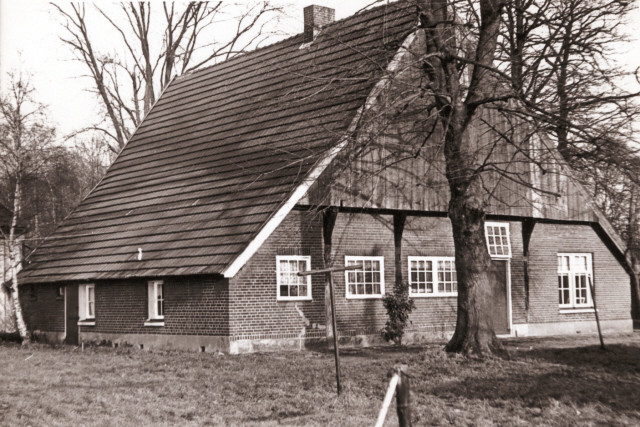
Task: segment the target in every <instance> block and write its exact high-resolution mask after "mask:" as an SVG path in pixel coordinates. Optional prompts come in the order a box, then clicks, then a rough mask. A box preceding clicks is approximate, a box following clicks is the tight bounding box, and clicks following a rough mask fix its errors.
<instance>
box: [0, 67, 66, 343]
mask: <svg viewBox="0 0 640 427" xmlns="http://www.w3.org/2000/svg"><path fill="white" fill-rule="evenodd" d="M9 77H10V85H9V90H8V91H7V92H8V95H5V96H2V97H1V98H0V168H1V169H0V173H1V174H2V179H3V180H4V181H6V182H8V183H9V185H10V187H12V188H13V192H12V193H13V198H12V199H13V200H12V218H11V224H10V227H9V232H8V234H6V233H5V232H3V234H4V235H3V238H4V239H6V240H7V242H8V247H9V268H10V271H11V290H12V295H11V298H12V301H13V309H14V313H15V316H16V326H17V328H18V332H19V333H20V337H21V338H22V344H23V345H25V344H29V342H30V336H29V331H28V330H27V326H26V324H25V322H24V317H23V315H22V308H21V306H20V287H19V280H18V271H19V269H20V263H21V254H20V248H19V236H18V235H17V230H18V226H19V224H20V221H21V218H22V211H23V199H24V192H23V189H24V185H25V181H26V180H27V179H29V178H30V177H32V176H33V175H34V174H35V173H37V171H38V170H40V169H41V168H42V167H43V166H44V165H45V164H46V163H47V161H48V149H49V147H50V146H51V144H52V142H53V139H54V129H53V128H51V127H49V126H47V125H46V120H45V116H44V113H45V109H44V106H43V105H42V104H39V103H37V102H35V101H34V100H33V97H32V95H33V92H34V90H33V88H32V87H31V84H30V82H29V79H28V78H26V77H24V76H23V75H21V74H10V75H9Z"/></svg>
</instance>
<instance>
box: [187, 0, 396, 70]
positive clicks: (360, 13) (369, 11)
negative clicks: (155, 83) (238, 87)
mask: <svg viewBox="0 0 640 427" xmlns="http://www.w3.org/2000/svg"><path fill="white" fill-rule="evenodd" d="M378 1H381V0H378ZM400 5H401V2H400V1H399V0H398V1H392V2H387V3H385V4H382V5H380V6H376V7H372V8H371V9H366V8H365V9H360V10H359V11H357V12H356V13H354V14H353V15H349V16H345V17H344V18H341V19H338V20H335V21H333V22H331V23H330V24H327V25H326V26H325V27H323V30H326V29H328V28H331V27H333V26H335V25H337V24H341V23H344V22H345V21H347V20H349V19H354V18H356V17H358V18H359V17H362V16H364V15H366V14H372V13H374V12H377V11H378V10H379V9H382V8H388V7H389V6H400ZM302 36H304V33H296V34H294V35H291V36H289V37H287V38H285V39H282V40H278V41H275V42H273V43H271V44H267V45H264V46H260V47H257V48H255V49H253V50H250V51H246V52H240V53H238V54H237V55H234V56H232V57H230V58H228V59H225V60H224V61H222V62H217V63H215V64H211V65H207V66H205V67H202V68H197V69H195V70H191V71H189V72H187V73H184V74H180V75H179V76H176V81H177V80H179V79H181V78H183V77H187V76H192V75H194V74H198V73H200V72H202V71H205V70H210V69H211V68H214V67H216V66H221V65H223V64H229V63H230V62H232V61H234V60H236V59H239V58H243V57H245V56H246V55H252V54H254V53H256V52H260V51H263V50H265V49H267V48H270V47H274V46H276V45H278V44H280V43H285V42H289V41H291V40H293V39H295V38H296V37H302ZM301 46H302V44H301Z"/></svg>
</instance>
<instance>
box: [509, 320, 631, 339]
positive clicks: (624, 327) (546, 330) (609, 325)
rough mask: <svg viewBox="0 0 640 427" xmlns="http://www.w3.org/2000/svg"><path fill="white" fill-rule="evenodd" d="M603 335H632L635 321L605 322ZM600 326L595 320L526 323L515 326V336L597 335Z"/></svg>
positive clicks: (601, 324)
mask: <svg viewBox="0 0 640 427" xmlns="http://www.w3.org/2000/svg"><path fill="white" fill-rule="evenodd" d="M600 328H601V329H602V333H603V334H607V333H609V334H612V333H631V332H633V320H631V319H624V320H603V321H601V322H600ZM597 333H598V325H597V324H596V321H595V320H590V321H576V322H561V323H524V324H518V325H513V334H512V335H513V336H518V337H538V336H552V335H573V334H597Z"/></svg>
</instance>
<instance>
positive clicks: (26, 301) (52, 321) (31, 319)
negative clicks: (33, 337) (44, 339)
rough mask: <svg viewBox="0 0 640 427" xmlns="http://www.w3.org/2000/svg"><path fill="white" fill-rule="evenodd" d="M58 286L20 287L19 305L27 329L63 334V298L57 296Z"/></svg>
mask: <svg viewBox="0 0 640 427" xmlns="http://www.w3.org/2000/svg"><path fill="white" fill-rule="evenodd" d="M57 292H58V285H54V284H37V285H24V286H20V303H21V304H22V312H23V315H24V321H25V323H26V324H27V329H29V330H30V331H34V330H39V331H45V332H62V333H64V298H63V297H58V296H57Z"/></svg>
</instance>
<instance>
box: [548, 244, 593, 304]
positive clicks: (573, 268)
mask: <svg viewBox="0 0 640 427" xmlns="http://www.w3.org/2000/svg"><path fill="white" fill-rule="evenodd" d="M561 257H569V269H568V270H564V269H563V268H562V263H561V262H560V261H559V260H560V259H561ZM578 257H586V261H587V268H586V271H579V270H578V266H577V263H576V262H575V259H577V258H578ZM557 259H558V270H557V273H556V274H557V276H558V279H559V278H560V274H566V275H567V276H568V280H569V300H570V302H569V303H567V304H560V301H558V306H559V307H560V309H561V310H562V309H569V310H572V309H584V308H587V309H591V308H593V298H592V295H591V289H590V288H589V279H591V283H593V256H592V254H591V253H589V252H573V253H564V252H559V253H558V254H557ZM579 274H586V277H585V281H586V302H585V303H578V302H577V298H576V281H575V278H576V276H577V275H579ZM557 292H558V293H559V292H560V281H559V280H558V287H557ZM558 296H560V295H559V294H558Z"/></svg>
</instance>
